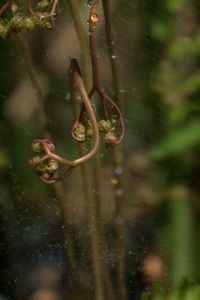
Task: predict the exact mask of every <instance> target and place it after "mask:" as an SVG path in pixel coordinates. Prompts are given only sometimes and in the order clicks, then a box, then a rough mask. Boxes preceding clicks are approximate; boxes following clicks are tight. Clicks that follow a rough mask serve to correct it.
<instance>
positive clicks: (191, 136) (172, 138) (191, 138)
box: [150, 122, 200, 159]
mask: <svg viewBox="0 0 200 300" xmlns="http://www.w3.org/2000/svg"><path fill="white" fill-rule="evenodd" d="M196 144H200V123H198V122H194V123H191V124H189V125H187V126H185V127H182V128H180V129H177V130H176V131H175V132H172V133H170V134H169V135H168V136H167V137H165V138H164V140H163V141H162V142H161V143H160V144H158V145H157V146H155V147H153V149H152V150H151V151H150V155H151V156H152V157H153V158H154V159H163V158H166V157H167V156H170V155H179V154H181V153H184V152H185V151H186V150H188V149H189V148H191V147H192V146H194V145H196Z"/></svg>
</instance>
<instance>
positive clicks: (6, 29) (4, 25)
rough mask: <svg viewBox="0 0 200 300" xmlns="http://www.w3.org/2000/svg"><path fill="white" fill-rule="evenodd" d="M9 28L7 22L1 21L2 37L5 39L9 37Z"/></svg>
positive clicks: (0, 30) (0, 33)
mask: <svg viewBox="0 0 200 300" xmlns="http://www.w3.org/2000/svg"><path fill="white" fill-rule="evenodd" d="M9 32H10V31H9V26H8V24H7V23H6V22H4V21H0V37H1V38H3V39H5V38H7V37H8V35H9Z"/></svg>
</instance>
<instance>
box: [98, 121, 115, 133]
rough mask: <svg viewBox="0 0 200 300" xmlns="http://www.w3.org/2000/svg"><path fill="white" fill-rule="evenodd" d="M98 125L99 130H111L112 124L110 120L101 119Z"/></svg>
mask: <svg viewBox="0 0 200 300" xmlns="http://www.w3.org/2000/svg"><path fill="white" fill-rule="evenodd" d="M98 125H99V130H100V131H102V132H109V131H111V128H112V126H111V123H110V120H100V121H99V123H98Z"/></svg>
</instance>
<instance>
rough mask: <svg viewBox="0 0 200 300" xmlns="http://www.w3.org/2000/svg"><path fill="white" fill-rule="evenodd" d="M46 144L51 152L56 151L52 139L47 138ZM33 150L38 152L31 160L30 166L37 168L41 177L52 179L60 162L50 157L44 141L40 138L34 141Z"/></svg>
mask: <svg viewBox="0 0 200 300" xmlns="http://www.w3.org/2000/svg"><path fill="white" fill-rule="evenodd" d="M45 144H46V145H47V147H48V150H49V151H50V152H51V153H55V147H54V145H53V144H52V143H51V141H49V140H45ZM32 150H33V152H34V153H36V156H34V157H33V158H32V159H31V160H30V161H29V164H30V166H31V167H32V169H34V170H36V171H37V172H38V174H39V175H40V176H41V177H43V178H45V179H51V178H52V177H53V176H54V174H55V172H56V171H57V170H58V167H59V165H58V162H57V161H56V160H55V159H52V158H49V157H48V155H47V154H46V152H45V149H44V146H43V144H42V142H41V141H39V140H36V141H34V142H33V143H32Z"/></svg>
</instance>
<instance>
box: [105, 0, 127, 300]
mask: <svg viewBox="0 0 200 300" xmlns="http://www.w3.org/2000/svg"><path fill="white" fill-rule="evenodd" d="M102 4H103V12H104V18H105V31H106V39H107V45H108V52H109V59H110V66H111V72H112V81H113V89H114V91H115V96H116V99H117V102H118V105H119V107H120V109H121V110H123V106H124V105H123V101H122V99H121V95H120V80H119V76H118V71H117V63H116V53H115V46H114V38H113V34H112V22H111V13H110V2H109V0H102ZM113 168H114V176H115V177H116V178H117V181H116V182H117V183H116V185H114V195H115V228H116V235H117V241H116V242H117V243H116V244H117V249H116V255H117V262H118V264H117V278H118V288H119V299H120V300H124V299H126V278H125V245H124V229H125V228H124V220H123V203H124V187H123V178H122V174H123V156H122V151H121V148H120V147H119V146H117V147H115V148H114V150H113ZM115 170H119V172H118V174H117V175H116V174H115Z"/></svg>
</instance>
